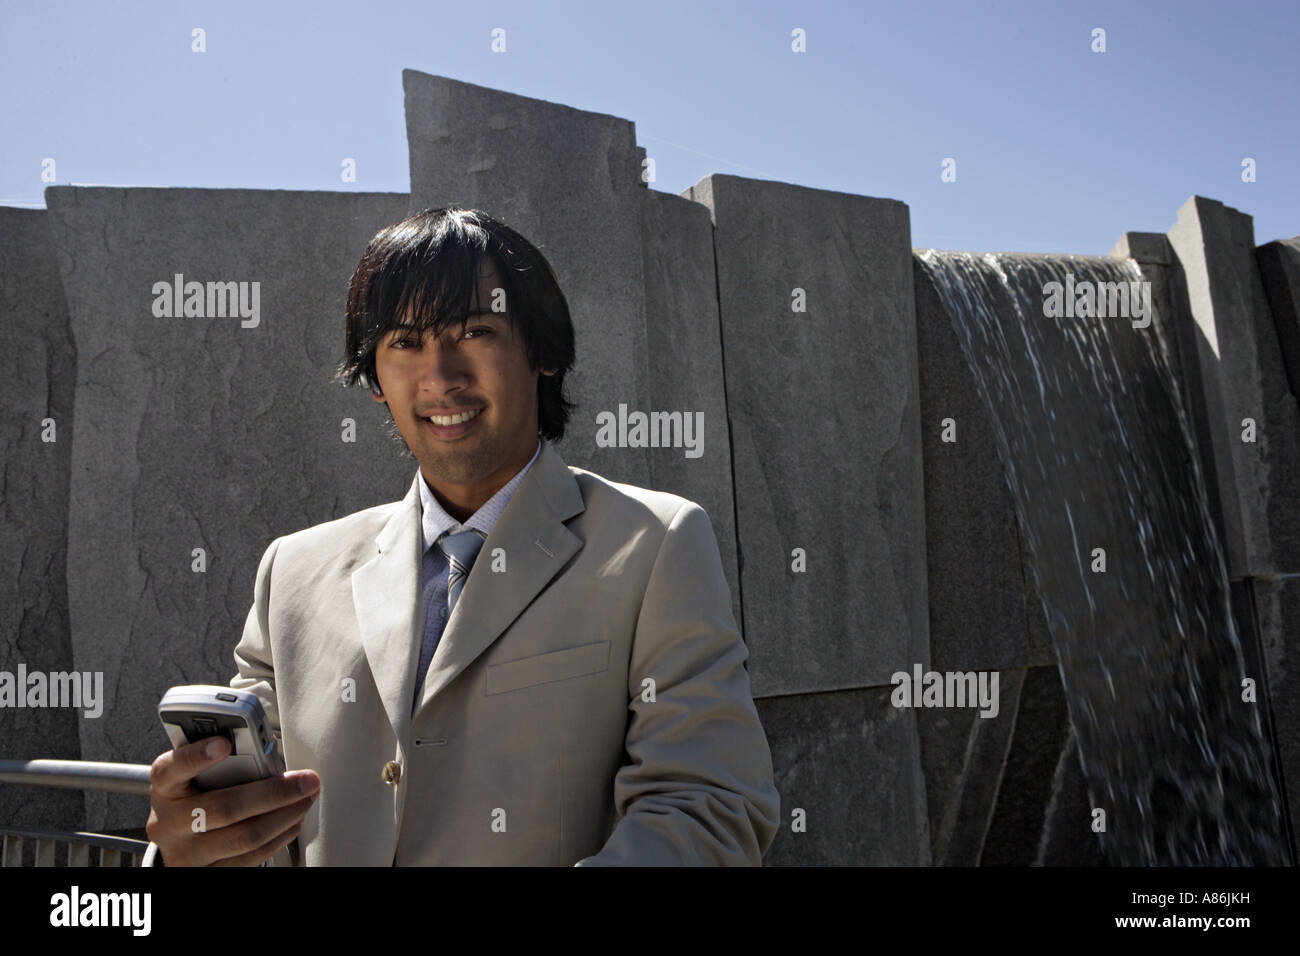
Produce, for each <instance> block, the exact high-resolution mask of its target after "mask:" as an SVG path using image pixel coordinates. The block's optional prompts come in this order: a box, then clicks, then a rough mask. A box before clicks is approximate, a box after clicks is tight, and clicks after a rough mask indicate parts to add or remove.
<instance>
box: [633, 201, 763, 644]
mask: <svg viewBox="0 0 1300 956" xmlns="http://www.w3.org/2000/svg"><path fill="white" fill-rule="evenodd" d="M641 215H642V218H641V234H642V240H643V242H642V249H643V251H644V273H645V301H646V330H645V331H646V354H647V356H648V358H649V370H648V371H649V381H650V392H649V407H651V408H654V409H661V410H678V411H689V412H690V413H692V414H694V413H696V412H700V413H703V415H704V454H703V455H701V456H700V457H699V458H686V457H684V456H683V455H681V454H673V453H671V452H665V451H664V450H661V449H651V452H650V455H649V457H648V462H649V466H650V487H652V488H655V489H658V490H660V491H669V492H672V493H673V494H677V495H682V496H683V497H685V498H689V499H691V500H692V501H695V502H698V503H699V504H700V506H701V507H703V508H704V510H705V511H707V512H708V513H709V517H710V518H712V519H713V530H714V533H715V534H716V535H717V538H718V548H719V551H720V552H721V555H722V568H723V572H724V573H725V574H726V576H727V583H728V584H729V585H730V587H731V597H732V613H733V614H734V615H735V617H736V622H737V624H739V625H740V627H741V628H742V633H743V628H744V621H743V613H742V607H741V592H740V572H739V570H738V569H737V566H736V511H735V507H736V505H735V499H734V497H733V495H732V483H731V430H730V426H729V425H728V424H727V396H726V393H725V391H724V389H723V372H724V369H723V363H722V339H721V335H720V329H719V326H718V298H717V293H718V286H717V273H716V272H714V269H713V223H712V221H711V220H710V218H709V211H708V210H707V209H705V208H704V207H703V206H701V205H700V204H699V203H695V202H690V201H689V200H686V199H682V198H680V197H678V196H671V195H668V194H666V193H660V192H650V191H648V190H647V191H645V195H644V199H643V201H642V204H641Z"/></svg>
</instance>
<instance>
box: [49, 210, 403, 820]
mask: <svg viewBox="0 0 1300 956" xmlns="http://www.w3.org/2000/svg"><path fill="white" fill-rule="evenodd" d="M46 203H47V205H48V208H49V216H50V221H51V227H52V232H53V236H54V244H55V247H56V254H57V261H58V265H59V268H60V271H61V273H62V277H63V284H64V288H65V290H66V294H67V299H68V308H69V312H70V315H71V321H72V332H73V338H74V340H75V345H76V350H77V353H76V355H77V365H76V390H77V391H76V396H77V397H76V402H77V415H76V421H75V426H74V429H73V434H72V443H71V444H72V448H71V450H72V463H71V474H72V479H71V487H70V501H71V504H70V508H69V513H68V540H69V541H70V542H71V546H70V547H69V551H68V593H69V596H70V601H69V605H70V614H71V627H72V635H73V657H74V660H75V662H76V664H77V667H78V668H80V669H94V670H102V671H104V674H105V694H106V697H107V703H106V709H105V715H104V717H103V718H102V719H100V720H98V721H83V722H82V725H81V750H82V756H83V757H84V758H85V759H97V760H106V759H111V760H121V761H127V762H134V763H148V762H150V761H152V760H153V758H154V757H155V756H156V755H157V754H158V753H159V752H160V751H162V750H163V749H165V747H166V746H167V741H166V737H165V736H164V734H163V731H162V728H161V726H160V725H159V723H158V717H157V713H156V708H157V703H158V700H159V698H160V697H161V695H162V693H163V691H165V690H166V689H167V688H168V687H170V686H172V685H173V684H185V683H225V682H227V681H228V680H229V679H230V677H231V675H232V674H234V672H235V665H234V662H233V659H232V657H231V652H232V650H233V648H234V646H235V643H236V642H237V641H238V638H239V635H240V633H241V632H242V629H243V625H244V619H245V617H246V616H247V613H248V608H249V605H250V604H251V603H252V598H253V578H254V575H255V573H256V570H257V563H258V560H259V559H260V557H261V555H262V553H263V551H264V550H265V549H266V547H267V545H268V544H269V543H270V542H271V540H272V539H273V538H275V537H277V536H279V535H282V534H286V533H289V532H292V531H296V530H298V529H301V528H305V527H307V526H309V525H313V524H316V523H318V522H321V521H326V520H329V519H332V518H336V517H340V516H342V515H346V514H349V513H351V512H353V511H356V510H358V509H360V508H365V507H370V506H372V505H376V504H381V503H383V502H387V501H393V500H397V499H399V498H401V496H402V495H403V494H404V493H405V492H406V490H407V488H408V486H409V484H410V481H411V479H412V477H413V476H414V474H415V470H416V468H417V467H418V465H417V464H416V462H415V460H414V458H412V457H410V454H409V452H407V451H406V449H405V446H404V445H401V444H398V443H396V442H395V441H393V440H392V439H390V438H389V437H388V435H387V432H386V428H385V423H386V421H387V419H386V416H385V414H384V411H383V407H382V406H381V405H378V404H377V403H375V402H373V401H371V400H370V398H369V396H367V395H365V393H363V392H362V391H360V390H354V391H352V392H347V391H345V390H344V389H342V388H340V387H339V386H337V385H334V384H331V381H330V378H331V375H332V373H333V370H334V368H335V366H336V365H337V363H338V362H339V361H340V360H341V359H342V357H343V351H344V336H343V330H344V311H343V307H344V298H345V296H346V291H347V286H348V280H349V278H350V277H351V275H352V271H353V270H354V269H355V267H356V264H357V261H358V259H359V258H360V256H361V253H362V251H363V250H364V249H365V244H366V242H367V241H368V239H369V238H370V236H371V235H373V234H374V233H375V232H376V231H377V230H378V229H380V228H382V227H383V226H385V225H387V224H389V223H391V222H394V221H396V220H397V219H400V218H401V217H402V216H403V215H405V213H406V210H407V208H408V205H409V200H408V197H407V196H406V195H404V194H387V193H385V194H378V193H355V194H336V193H322V192H287V191H253V190H241V189H230V190H204V189H113V188H102V189H101V188H78V187H51V188H49V189H47V190H46ZM176 273H181V274H183V275H184V276H185V277H186V279H187V281H188V280H197V281H202V282H207V281H232V282H241V281H246V282H252V281H258V282H260V320H259V323H258V325H257V326H256V327H251V328H245V327H243V325H242V321H241V320H240V319H238V318H229V317H227V318H220V317H218V318H192V317H191V318H185V317H182V318H156V317H155V316H154V314H153V309H152V304H153V300H154V296H153V293H152V289H153V285H154V283H155V282H159V281H167V282H170V281H171V280H172V278H173V276H174V274H176ZM250 288H251V287H250ZM345 418H352V419H354V420H355V421H356V441H355V443H346V442H344V441H343V440H342V434H343V431H342V422H343V419H345ZM196 548H202V549H203V550H204V552H205V553H206V556H207V569H206V571H204V572H202V573H199V572H196V571H195V570H192V562H193V560H194V558H193V556H192V552H193V549H196ZM88 804H89V814H88V821H87V822H88V824H89V825H90V826H92V827H96V828H98V827H118V826H121V827H128V826H141V825H143V821H144V817H143V816H141V809H140V807H141V804H140V801H139V799H138V798H124V797H119V796H113V797H112V798H106V797H105V796H104V795H92V796H91V797H90V798H89V799H88Z"/></svg>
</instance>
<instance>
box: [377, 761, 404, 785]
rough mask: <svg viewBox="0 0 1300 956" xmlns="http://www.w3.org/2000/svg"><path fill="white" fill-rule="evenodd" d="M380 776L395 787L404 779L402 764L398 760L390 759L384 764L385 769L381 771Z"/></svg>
mask: <svg viewBox="0 0 1300 956" xmlns="http://www.w3.org/2000/svg"><path fill="white" fill-rule="evenodd" d="M379 777H380V779H381V780H383V781H384V783H386V784H388V785H389V786H390V787H395V786H397V784H398V783H399V782H401V779H402V765H401V764H400V763H398V762H397V761H396V760H390V761H388V763H386V764H384V769H383V770H381V771H380V773H379Z"/></svg>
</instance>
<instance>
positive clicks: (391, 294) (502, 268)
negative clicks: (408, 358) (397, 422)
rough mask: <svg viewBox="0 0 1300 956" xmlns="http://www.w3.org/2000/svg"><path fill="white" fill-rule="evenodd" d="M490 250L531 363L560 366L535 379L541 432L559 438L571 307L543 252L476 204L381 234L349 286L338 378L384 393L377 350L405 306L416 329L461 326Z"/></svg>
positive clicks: (567, 405) (569, 361) (421, 215)
mask: <svg viewBox="0 0 1300 956" xmlns="http://www.w3.org/2000/svg"><path fill="white" fill-rule="evenodd" d="M484 255H488V256H491V257H492V260H493V261H494V262H495V263H496V267H497V275H498V276H499V277H500V281H501V286H502V288H503V289H504V291H505V296H506V303H507V305H506V318H507V320H508V321H509V323H510V326H511V329H512V330H514V331H516V332H520V331H522V334H523V340H524V347H525V349H526V351H527V354H528V367H529V370H530V371H536V370H539V369H547V370H552V369H553V370H554V372H553V374H550V375H538V377H537V420H538V433H539V434H540V435H541V436H542V437H543V438H545V439H546V440H548V441H553V442H554V441H559V440H560V439H561V438H562V437H563V436H564V428H565V425H566V424H567V423H568V421H569V416H570V414H571V413H572V411H573V409H574V408H575V407H576V406H575V405H574V404H573V403H571V402H569V401H568V400H567V399H566V398H565V395H564V376H565V374H566V373H567V372H568V371H569V370H570V369H571V368H573V363H574V359H575V355H576V353H575V349H574V335H573V321H572V319H571V318H570V316H569V305H568V303H567V302H566V301H565V298H564V293H563V292H561V291H560V286H559V283H558V282H556V280H555V273H554V272H553V271H552V270H551V265H550V263H549V262H547V261H546V257H545V256H543V255H542V254H541V252H540V251H538V250H537V248H536V247H534V246H533V244H532V243H530V242H529V241H528V240H527V239H525V238H524V237H523V236H521V235H520V234H519V233H517V232H515V231H514V230H513V229H511V228H510V227H509V226H507V225H505V224H504V223H502V222H499V221H498V220H496V219H493V218H492V217H491V216H489V215H488V214H487V213H485V212H482V211H480V210H477V209H463V208H460V207H456V206H447V207H444V208H441V209H426V210H424V211H423V212H417V213H413V214H412V215H410V216H407V217H406V218H405V219H403V220H402V221H401V222H397V223H394V224H393V225H391V226H387V227H385V228H384V229H381V230H379V232H377V233H375V235H374V237H373V238H372V239H371V240H370V243H369V244H368V245H367V246H366V251H365V253H364V254H362V256H361V262H360V263H359V264H358V265H357V268H356V271H355V272H354V273H353V274H352V282H351V285H350V286H349V288H348V298H347V345H346V357H345V358H344V360H343V362H342V363H341V364H340V365H339V367H338V371H337V373H336V374H335V380H336V381H340V382H342V383H343V384H344V385H346V386H353V385H357V384H360V385H362V386H366V387H368V388H370V390H371V391H372V392H374V393H375V394H376V395H379V396H381V397H382V394H383V393H382V391H381V390H380V388H379V386H378V377H377V376H376V374H375V349H376V348H377V347H378V345H379V342H380V341H382V340H383V338H384V336H386V335H387V334H388V333H389V332H391V331H392V330H393V329H394V328H395V327H396V326H398V325H399V324H401V323H402V321H403V319H404V318H405V317H407V313H408V310H409V311H410V320H411V322H412V323H414V326H415V328H414V331H413V332H412V334H413V335H416V336H420V337H423V335H424V333H425V332H426V331H428V330H430V329H431V330H432V331H433V334H434V336H440V335H442V332H443V330H444V329H446V328H447V326H449V325H450V324H451V323H452V322H457V321H458V322H460V324H461V328H462V330H463V329H464V328H465V325H466V324H467V323H468V321H469V318H468V313H469V309H470V306H471V305H472V304H473V300H474V294H475V291H476V289H477V287H478V272H479V265H480V262H481V261H482V258H483V256H484ZM482 305H485V306H488V307H490V306H491V304H490V303H482Z"/></svg>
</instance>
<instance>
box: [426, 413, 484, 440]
mask: <svg viewBox="0 0 1300 956" xmlns="http://www.w3.org/2000/svg"><path fill="white" fill-rule="evenodd" d="M482 417H483V409H481V408H472V409H469V410H468V411H464V412H457V413H453V414H450V415H431V416H423V417H422V420H423V422H424V424H425V426H426V427H428V429H429V430H430V431H432V432H433V436H434V437H435V438H459V437H460V436H461V435H464V434H467V433H468V432H471V431H473V430H474V429H475V428H477V427H478V420H479V419H480V418H482Z"/></svg>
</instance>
